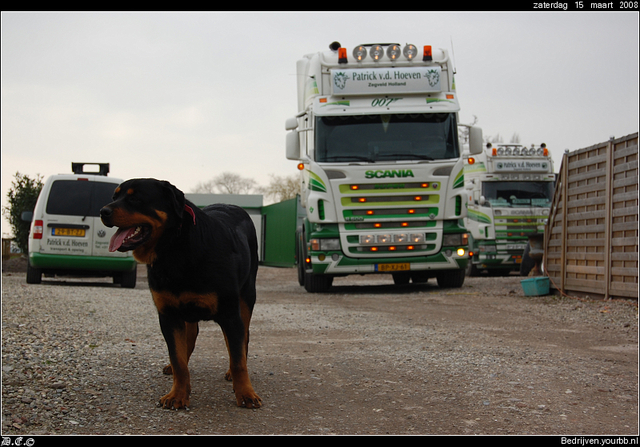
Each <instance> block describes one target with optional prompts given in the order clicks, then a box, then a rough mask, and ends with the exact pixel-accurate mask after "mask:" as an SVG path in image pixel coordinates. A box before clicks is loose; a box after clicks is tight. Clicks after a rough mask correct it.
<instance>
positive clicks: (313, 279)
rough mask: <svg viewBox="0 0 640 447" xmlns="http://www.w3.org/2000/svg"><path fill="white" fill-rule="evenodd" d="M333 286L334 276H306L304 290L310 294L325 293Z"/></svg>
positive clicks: (309, 274)
mask: <svg viewBox="0 0 640 447" xmlns="http://www.w3.org/2000/svg"><path fill="white" fill-rule="evenodd" d="M331 284H333V276H329V275H316V274H314V273H306V272H305V274H304V288H305V290H306V291H307V292H309V293H324V292H326V291H327V290H329V288H330V287H331Z"/></svg>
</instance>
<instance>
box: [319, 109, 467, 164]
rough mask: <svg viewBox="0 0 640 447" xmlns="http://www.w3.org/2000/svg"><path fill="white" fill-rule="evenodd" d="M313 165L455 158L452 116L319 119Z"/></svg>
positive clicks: (442, 114) (424, 115) (453, 115)
mask: <svg viewBox="0 0 640 447" xmlns="http://www.w3.org/2000/svg"><path fill="white" fill-rule="evenodd" d="M316 130H317V132H316V135H317V136H316V161H319V162H329V163H330V162H351V161H362V162H365V163H373V162H388V161H397V160H442V159H448V158H457V157H458V153H459V152H458V127H457V124H456V117H455V114H453V113H414V114H409V113H407V114H394V115H357V116H319V117H317V119H316Z"/></svg>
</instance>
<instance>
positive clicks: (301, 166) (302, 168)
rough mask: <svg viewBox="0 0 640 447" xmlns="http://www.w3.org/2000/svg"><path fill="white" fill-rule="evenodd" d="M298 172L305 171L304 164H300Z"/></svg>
mask: <svg viewBox="0 0 640 447" xmlns="http://www.w3.org/2000/svg"><path fill="white" fill-rule="evenodd" d="M298 171H304V163H298Z"/></svg>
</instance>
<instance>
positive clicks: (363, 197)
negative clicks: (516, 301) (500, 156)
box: [286, 42, 482, 292]
mask: <svg viewBox="0 0 640 447" xmlns="http://www.w3.org/2000/svg"><path fill="white" fill-rule="evenodd" d="M453 77H454V72H453V67H452V63H451V61H450V60H449V57H448V54H447V52H446V51H444V50H436V49H433V50H432V48H431V46H423V47H421V48H420V49H418V48H417V47H416V46H414V45H404V46H401V45H399V44H368V45H360V46H357V47H355V48H353V49H347V48H344V47H342V46H341V45H340V44H339V43H337V42H334V43H333V44H331V45H330V48H329V50H328V51H324V52H318V53H313V54H309V55H307V56H305V57H304V58H303V59H301V60H299V61H298V63H297V88H298V114H297V115H296V116H295V117H294V118H290V119H289V120H287V122H286V129H287V130H288V131H289V132H288V134H287V158H288V159H290V160H298V161H299V162H300V163H299V164H298V168H299V169H300V171H301V173H302V175H301V181H302V185H301V186H302V187H301V204H302V207H303V208H304V209H305V211H306V216H305V217H304V218H303V219H302V224H301V225H300V227H299V228H298V231H297V240H298V248H297V250H298V253H297V255H298V256H297V257H298V268H299V281H300V284H302V285H304V287H305V288H306V290H307V291H309V292H323V291H325V290H327V289H328V288H329V287H330V286H331V284H332V281H333V278H334V277H336V276H344V275H352V274H368V273H391V274H392V275H393V279H394V281H395V283H397V284H403V283H407V282H409V281H414V282H424V281H426V280H427V279H428V278H430V277H436V278H437V281H438V284H439V285H440V286H441V287H460V286H461V285H462V284H463V282H464V273H465V269H466V264H467V259H468V255H467V231H466V230H465V228H464V224H463V218H464V217H465V215H466V203H467V192H466V190H465V188H464V178H463V168H464V166H463V161H462V148H461V145H460V143H459V141H458V115H457V113H458V110H459V105H458V95H457V93H456V91H455V82H454V79H453ZM469 147H470V149H469V150H470V153H479V152H482V131H481V130H480V129H479V128H475V127H471V128H470V129H469Z"/></svg>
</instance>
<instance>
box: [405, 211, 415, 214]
mask: <svg viewBox="0 0 640 447" xmlns="http://www.w3.org/2000/svg"><path fill="white" fill-rule="evenodd" d="M415 212H416V210H408V211H407V213H409V214H415Z"/></svg>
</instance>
